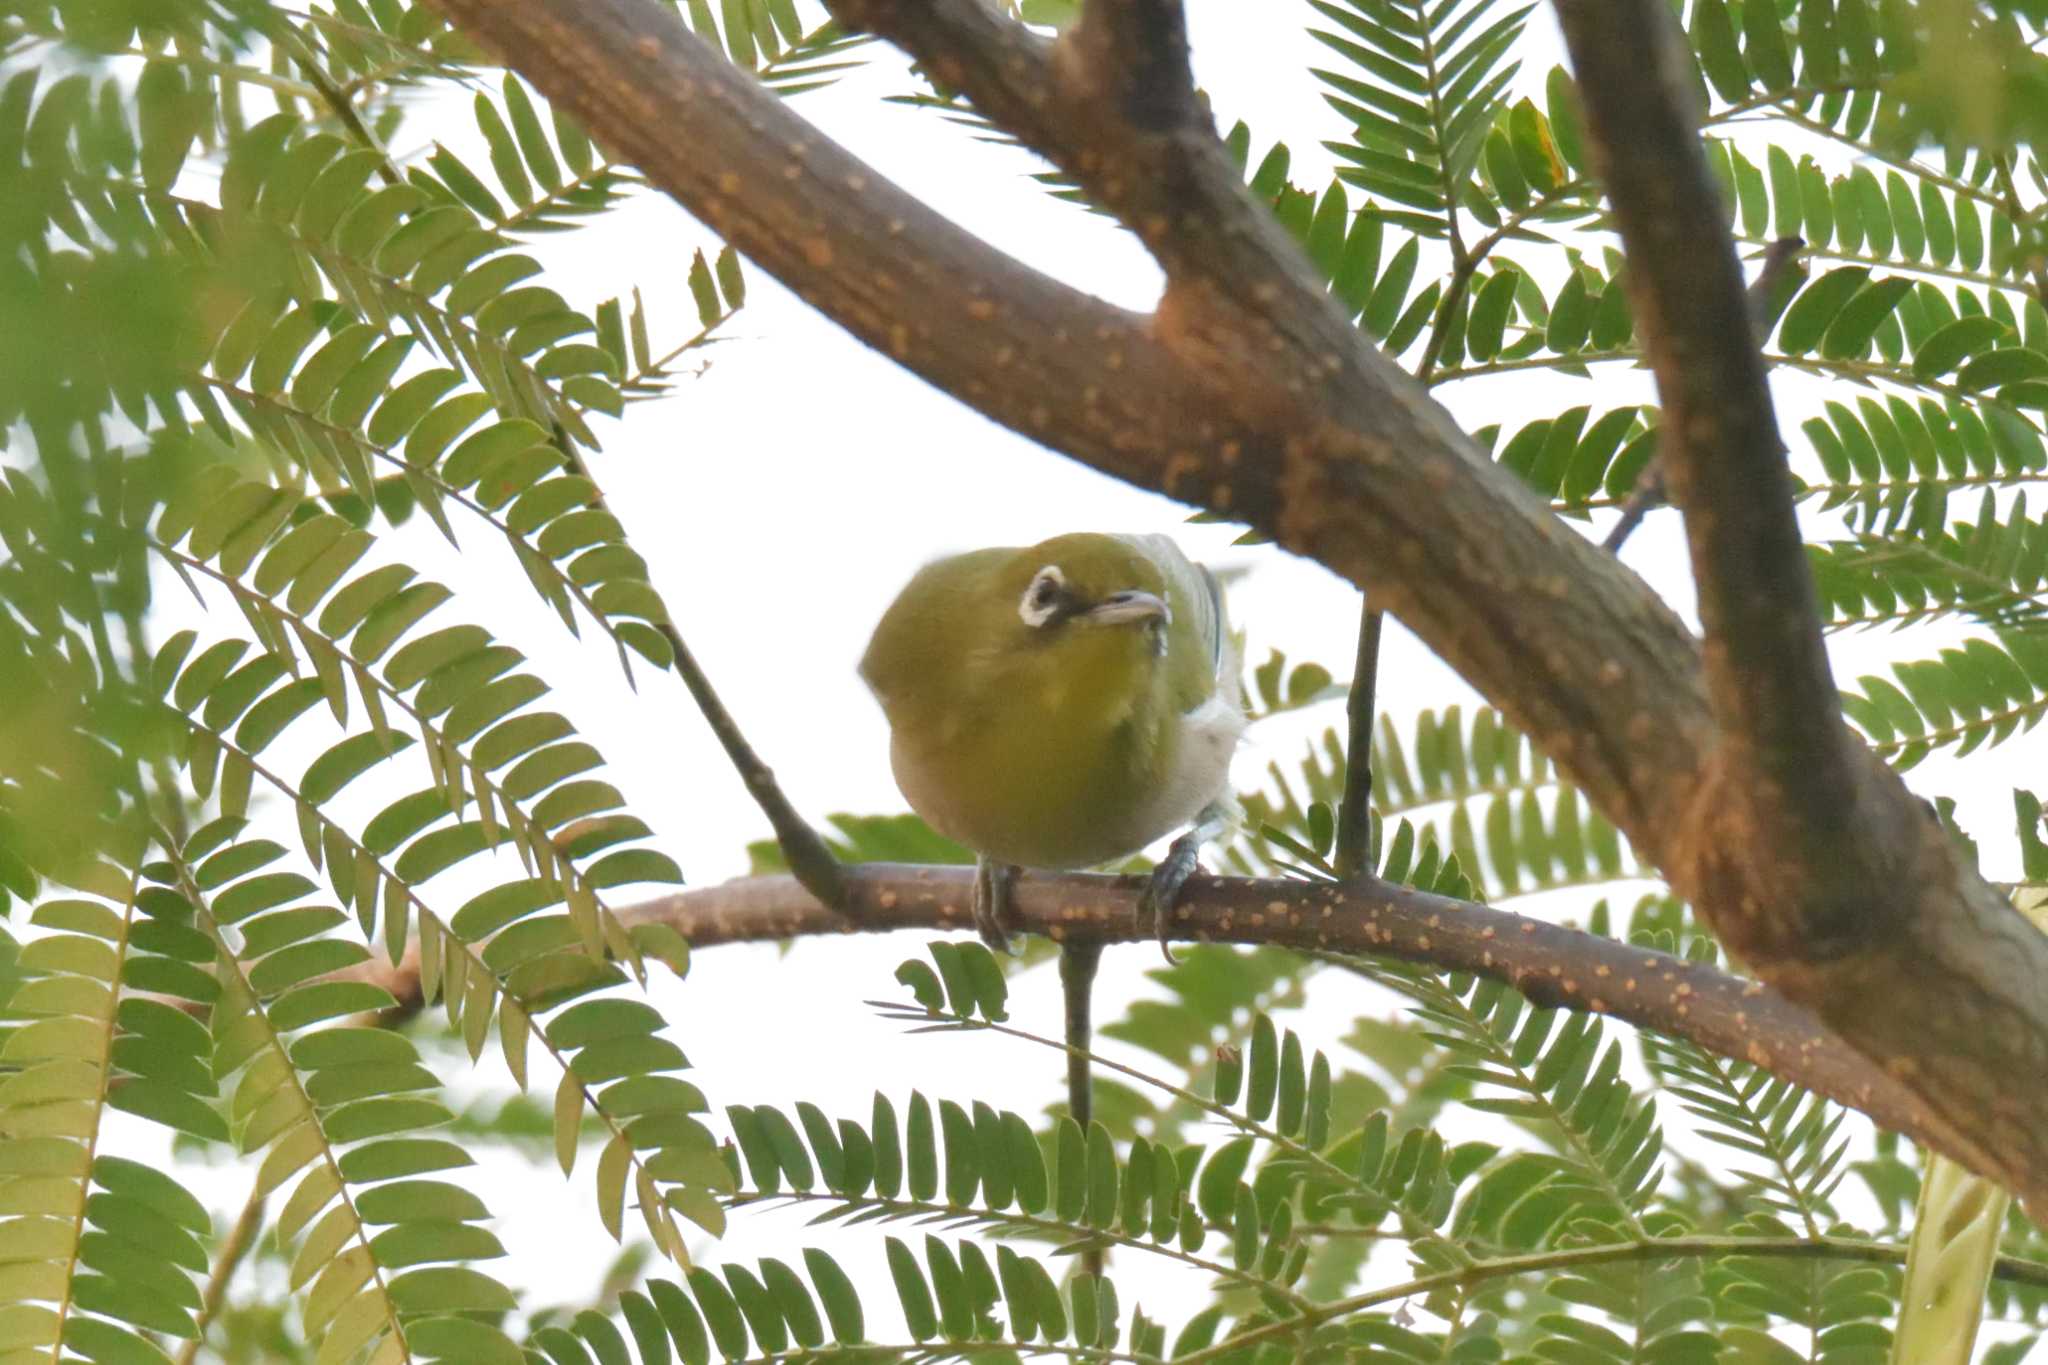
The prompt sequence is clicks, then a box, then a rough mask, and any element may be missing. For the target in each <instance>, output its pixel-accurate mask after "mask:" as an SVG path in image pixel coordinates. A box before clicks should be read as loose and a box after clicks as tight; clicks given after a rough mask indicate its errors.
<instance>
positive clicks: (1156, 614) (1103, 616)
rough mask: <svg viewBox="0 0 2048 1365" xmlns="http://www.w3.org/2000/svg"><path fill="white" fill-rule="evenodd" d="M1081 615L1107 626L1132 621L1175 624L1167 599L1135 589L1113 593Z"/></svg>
mask: <svg viewBox="0 0 2048 1365" xmlns="http://www.w3.org/2000/svg"><path fill="white" fill-rule="evenodd" d="M1081 614H1082V616H1084V617H1085V618H1087V619H1088V620H1090V621H1093V622H1095V623H1097V624H1098V625H1105V626H1117V625H1123V624H1125V623H1127V622H1131V621H1158V622H1160V623H1162V624H1164V625H1172V624H1173V609H1172V608H1171V607H1169V606H1167V605H1166V599H1164V598H1162V597H1156V596H1154V595H1153V594H1151V593H1149V592H1138V591H1137V590H1135V589H1133V590H1132V591H1130V592H1119V593H1112V594H1110V595H1109V596H1108V597H1105V598H1103V599H1102V600H1101V601H1100V602H1097V603H1096V604H1095V605H1094V606H1092V607H1090V608H1088V610H1087V611H1085V612H1083V613H1081Z"/></svg>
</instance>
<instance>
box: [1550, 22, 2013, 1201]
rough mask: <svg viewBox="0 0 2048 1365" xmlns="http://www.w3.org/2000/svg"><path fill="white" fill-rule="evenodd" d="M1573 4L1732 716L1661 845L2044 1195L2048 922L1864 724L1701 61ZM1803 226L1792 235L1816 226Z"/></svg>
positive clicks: (1676, 867)
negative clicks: (1827, 601) (2004, 886)
mask: <svg viewBox="0 0 2048 1365" xmlns="http://www.w3.org/2000/svg"><path fill="white" fill-rule="evenodd" d="M1556 3H1557V11H1558V15H1559V18H1560V20H1561V21H1562V24H1563V28H1564V35H1565V42H1566V45H1567V46H1568V47H1569V49H1570V51H1571V56H1572V62H1573V65H1574V67H1575V68H1576V72H1577V75H1578V79H1579V85H1580V89H1581V90H1582V92H1583V98H1584V101H1585V107H1586V114H1587V125H1588V130H1589V132H1590V133H1591V134H1592V138H1591V143H1592V146H1593V149H1594V154H1595V158H1596V161H1597V163H1598V165H1599V167H1600V169H1601V171H1602V174H1603V176H1604V178H1605V180H1606V183H1607V188H1608V194H1609V197H1610V199H1611V201H1612V204H1613V211H1614V219H1615V222H1616V224H1617V226H1618V227H1619V228H1620V231H1621V235H1622V240H1623V243H1624V245H1625V246H1626V247H1627V251H1628V276H1627V278H1628V281H1629V298H1630V301H1631V304H1632V305H1633V308H1634V311H1635V316H1636V323H1637V326H1638V328H1639V329H1640V331H1641V333H1642V335H1643V337H1644V342H1645V346H1646V349H1647V350H1648V352H1649V356H1650V360H1651V364H1652V368H1653V369H1654V370H1655V372H1656V376H1657V386H1658V393H1659V396H1660V398H1661V399H1662V401H1663V404H1664V413H1665V416H1664V430H1665V432H1666V436H1665V438H1664V442H1663V444H1662V447H1661V450H1660V456H1661V458H1662V461H1663V467H1664V475H1665V478H1666V480H1667V481H1668V483H1669V486H1670V490H1671V494H1672V499H1673V501H1674V502H1676V503H1677V504H1678V505H1679V507H1680V508H1681V509H1682V510H1683V512H1684V514H1685V525H1686V534H1687V538H1688V540H1689V542H1690V544H1691V550H1692V564H1693V576H1694V579H1695V581H1696V582H1697V585H1698V592H1699V606H1700V618H1701V621H1702V623H1703V624H1704V626H1705V629H1706V648H1705V673H1706V679H1707V686H1708V692H1709V696H1710V698H1711V702H1712V707H1713V711H1714V715H1715V719H1716V721H1717V722H1718V725H1719V729H1720V734H1721V746H1720V752H1719V753H1718V754H1717V756H1716V761H1715V763H1714V765H1713V767H1712V768H1711V770H1710V772H1709V775H1708V780H1706V781H1704V782H1702V783H1701V784H1700V789H1699V793H1698V796H1697V801H1698V807H1697V809H1698V811H1699V818H1698V819H1697V820H1695V821H1693V822H1692V824H1691V827H1690V828H1689V829H1688V830H1686V831H1685V833H1684V834H1683V835H1682V836H1681V838H1680V839H1678V840H1675V841H1673V842H1672V843H1670V844H1667V845H1666V846H1665V847H1664V848H1663V849H1661V850H1659V854H1658V863H1659V866H1660V867H1662V868H1663V869H1664V871H1665V872H1666V873H1667V874H1668V875H1670V876H1671V877H1672V878H1673V881H1674V883H1675V884H1676V885H1678V886H1679V887H1680V888H1681V889H1683V890H1684V891H1685V892H1686V893H1687V894H1689V895H1691V896H1692V897H1693V898H1694V899H1695V900H1696V901H1697V902H1698V903H1699V905H1700V907H1701V909H1702V911H1703V912H1704V913H1705V914H1706V916H1707V918H1708V919H1709V921H1710V922H1711V923H1712V924H1713V926H1714V928H1715V930H1716V932H1717V933H1719V934H1720V936H1721V938H1722V940H1723V941H1724V942H1725V943H1726V944H1727V945H1728V946H1729V948H1730V949H1731V950H1732V951H1733V952H1734V953H1736V954H1737V955H1738V956H1740V957H1742V958H1743V959H1744V960H1745V961H1747V962H1749V963H1750V964H1751V965H1752V966H1754V967H1755V968H1756V969H1757V970H1758V971H1759V972H1760V973H1761V974H1762V975H1764V976H1765V977H1766V978H1767V979H1768V980H1770V981H1771V982H1772V983H1773V984H1774V985H1776V986H1778V987H1779V988H1780V989H1783V990H1785V991H1786V992H1787V993H1788V994H1790V995H1791V996H1793V997H1794V998H1795V999H1799V1000H1803V1001H1806V1002H1808V1003H1811V1004H1812V1005H1813V1006H1814V1007H1815V1008H1816V1010H1817V1011H1818V1013H1819V1014H1820V1015H1821V1017H1822V1018H1823V1019H1825V1020H1826V1021H1827V1023H1828V1024H1829V1025H1830V1026H1831V1027H1832V1028H1834V1029H1835V1030H1836V1031H1837V1032H1839V1033H1841V1034H1842V1035H1843V1036H1845V1037H1848V1038H1851V1039H1853V1040H1854V1041H1855V1044H1856V1046H1857V1047H1858V1048H1859V1049H1861V1050H1862V1051H1863V1052H1865V1053H1866V1054H1867V1055H1870V1056H1875V1057H1880V1058H1885V1059H1887V1060H1888V1061H1889V1063H1890V1065H1891V1066H1892V1068H1893V1070H1894V1072H1895V1074H1898V1075H1901V1076H1904V1077H1906V1078H1908V1083H1909V1084H1911V1085H1914V1086H1915V1087H1916V1088H1918V1089H1920V1090H1921V1093H1923V1094H1930V1093H1939V1094H1941V1095H1942V1097H1943V1101H1944V1105H1945V1109H1946V1112H1945V1113H1944V1114H1943V1116H1942V1121H1943V1122H1944V1123H1945V1124H1948V1125H1951V1126H1953V1127H1954V1128H1955V1129H1956V1130H1958V1138H1959V1140H1961V1141H1963V1142H1965V1143H1967V1144H1969V1145H1971V1146H1973V1147H1974V1148H1975V1149H1976V1152H1977V1154H1978V1155H1977V1156H1976V1157H1975V1158H1973V1159H1971V1160H1972V1161H1973V1164H1975V1163H1979V1162H1981V1163H1983V1164H1982V1165H1980V1166H1979V1169H1999V1168H2002V1169H2004V1170H2005V1171H2007V1173H2008V1178H2011V1176H2012V1175H2013V1174H2015V1166H2024V1167H2025V1168H2027V1169H2028V1171H2029V1172H2030V1174H2028V1175H2027V1176H2025V1177H2022V1183H2023V1185H2024V1187H2025V1190H2026V1192H2027V1193H2028V1195H2029V1197H2030V1199H2031V1201H2032V1202H2033V1203H2034V1205H2035V1206H2036V1207H2040V1206H2041V1204H2042V1196H2043V1192H2044V1190H2048V1171H2044V1170H2043V1166H2044V1163H2048V1138H2044V1137H2043V1135H2042V1134H2041V1132H2040V1130H2039V1127H2038V1125H2039V1123H2040V1122H2041V1115H2040V1114H2039V1113H2038V1112H2037V1106H2036V1104H2035V1102H2033V1101H2031V1100H2022V1101H2016V1100H2015V1098H2014V1088H2015V1084H2016V1083H2017V1084H2019V1085H2022V1086H2024V1087H2025V1088H2027V1089H2030V1090H2036V1091H2038V1090H2040V1089H2041V1085H2040V1083H2041V1081H2042V1079H2043V1078H2044V1077H2048V1037H2044V1035H2043V1032H2042V1022H2043V1014H2044V1004H2048V992H2044V990H2043V986H2042V983H2043V981H2044V980H2048V938H2044V937H2043V936H2042V935H2041V934H2039V933H2035V932H2033V931H2032V930H2031V928H2030V926H2029V925H2028V924H2027V923H2026V921H2025V920H2024V919H2022V918H2021V917H2020V916H2019V915H2018V914H2017V913H2015V912H2014V911H2013V909H2012V907H2011V906H2010V904H2008V903H2007V902H2006V900H2005V898H2004V897H2003V896H2001V895H1999V894H1998V893H1997V892H1996V891H1994V890H1993V889H1992V888H1991V887H1989V886H1987V885H1986V884H1985V883H1984V882H1983V881H1982V879H1981V878H1979V877H1978V876H1977V875H1976V873H1975V870H1974V868H1971V867H1969V866H1966V865H1965V864H1964V863H1963V862H1962V860H1961V859H1960V857H1959V855H1958V853H1957V850H1956V849H1955V848H1954V846H1953V845H1952V844H1951V843H1950V841H1949V839H1948V838H1947V837H1946V836H1945V834H1944V833H1943V832H1942V830H1941V829H1940V826H1939V823H1938V822H1937V821H1936V820H1935V819H1934V817H1933V814H1932V812H1931V810H1930V809H1928V808H1927V807H1926V806H1925V804H1924V803H1922V802H1920V801H1918V800H1916V799H1915V798H1913V796H1912V795H1911V794H1910V793H1909V792H1907V791H1906V789H1905V788H1904V786H1903V785H1902V784H1900V783H1899V782H1898V781H1897V780H1896V779H1895V778H1894V777H1893V776H1892V775H1891V774H1890V773H1889V772H1886V771H1884V770H1883V769H1882V768H1881V767H1880V765H1879V764H1878V763H1877V761H1876V760H1875V759H1874V758H1873V757H1872V756H1871V754H1870V751H1869V750H1868V749H1867V748H1865V747H1864V746H1863V745H1861V744H1860V743H1858V742H1857V741H1856V739H1855V738H1854V736H1853V735H1851V733H1850V732H1849V730H1848V728H1847V726H1846V725H1845V723H1844V722H1843V720H1842V715H1841V705H1840V700H1839V697H1838V694H1837V692H1836V689H1835V684H1834V680H1833V677H1832V675H1831V672H1830V669H1829V665H1828V657H1827V650H1826V647H1825V643H1824V641H1823V638H1822V635H1821V629H1820V616H1819V613H1818V612H1817V610H1816V608H1815V595H1814V587H1813V581H1812V576H1811V574H1810V572H1809V570H1808V566H1807V560H1806V551H1805V546H1804V544H1803V543H1802V539H1801V536H1800V532H1799V526H1798V522H1797V519H1796V517H1795V515H1794V511H1793V503H1792V480H1791V474H1790V470H1789V468H1788V467H1787V464H1786V460H1785V451H1784V446H1783V443H1782V442H1781V440H1780V438H1779V435H1778V428H1777V420H1776V416H1775V413H1774V411H1773V409H1772V405H1771V396H1770V390H1769V387H1768V384H1767V382H1766V373H1765V366H1764V362H1763V360H1762V357H1761V356H1760V354H1759V352H1758V346H1757V338H1756V335H1755V331H1756V330H1757V329H1756V328H1755V327H1753V324H1752V314H1753V313H1755V312H1756V311H1757V308H1756V306H1755V303H1754V301H1752V300H1746V299H1745V297H1744V292H1743V287H1742V276H1741V271H1740V268H1739V267H1738V265H1737V262H1736V257H1735V249H1734V245H1733V243H1732V241H1731V240H1730V238H1729V235H1728V229H1727V227H1726V226H1725V223H1724V220H1723V218H1722V214H1721V207H1722V206H1721V204H1720V201H1719V194H1718V191H1717V188H1716V185H1715V182H1714V180H1713V179H1712V177H1711V175H1710V173H1709V170H1708V167H1707V163H1706V158H1705V155H1704V152H1703V149H1702V143H1701V141H1700V138H1699V136H1698V130H1697V127H1696V126H1695V124H1696V120H1695V119H1694V118H1692V117H1691V115H1690V108H1691V103H1690V101H1691V85H1690V84H1689V81H1690V77H1689V76H1688V75H1687V74H1686V73H1687V72H1688V71H1689V70H1690V58H1689V56H1688V54H1687V53H1686V51H1685V49H1684V45H1683V38H1682V36H1681V35H1680V33H1679V31H1678V28H1677V25H1676V23H1675V22H1674V20H1673V18H1672V15H1671V12H1670V9H1669V6H1667V5H1666V4H1664V3H1663V0H1556ZM1781 246H1782V247H1783V248H1785V252H1784V254H1785V255H1786V256H1789V255H1790V253H1791V251H1792V250H1794V249H1796V246H1797V243H1793V242H1788V243H1783V244H1781ZM1781 269H1782V266H1781ZM1766 274H1769V270H1768V268H1767V270H1766ZM1772 288H1775V286H1772ZM1937 1073H1938V1078H1937ZM2020 1078H2024V1079H2020ZM1930 1082H1931V1084H1930ZM2022 1114H2027V1115H2029V1116H2028V1117H2022ZM1994 1151H2003V1152H2004V1156H2002V1157H1998V1158H1990V1156H1989V1154H1990V1153H1992V1152H1994ZM1987 1158H1989V1159H1987Z"/></svg>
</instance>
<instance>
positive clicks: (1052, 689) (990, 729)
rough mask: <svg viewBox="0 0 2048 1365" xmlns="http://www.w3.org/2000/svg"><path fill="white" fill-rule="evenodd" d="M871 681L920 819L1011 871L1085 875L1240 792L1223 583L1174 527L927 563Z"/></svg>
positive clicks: (870, 666)
mask: <svg viewBox="0 0 2048 1365" xmlns="http://www.w3.org/2000/svg"><path fill="white" fill-rule="evenodd" d="M861 675H862V677H864V678H865V679H866V680H867V683H868V685H869V686H870V687H871V688H873V689H874V692H875V695H876V697H877V698H878V699H879V700H880V701H881V703H882V709H883V711H884V712H885V713H886V714H887V716H888V720H889V726H890V731H891V743H890V758H891V763H892V765H893V767H894V770H895V774H896V781H897V785H898V786H900V787H901V788H902V790H903V794H904V796H905V797H906V798H908V800H909V801H910V804H911V806H912V808H913V809H915V810H916V811H917V812H918V813H919V814H920V815H922V816H923V817H924V818H925V820H926V821H927V822H928V823H930V824H931V825H932V826H933V827H934V828H935V829H937V830H939V831H940V832H941V833H943V834H946V835H948V836H949V837H951V838H953V839H956V840H958V841H959V842H961V843H963V844H965V845H967V846H968V847H969V848H972V849H973V850H975V852H977V853H978V854H980V855H982V856H983V857H984V858H985V859H987V860H989V861H991V862H994V863H1001V864H1015V865H1020V866H1024V867H1035V868H1077V867H1087V866H1092V865H1094V864H1097V863H1102V862H1106V861H1108V860H1110V859H1112V858H1118V857H1122V856H1124V855H1127V854H1130V853H1134V852H1136V851H1138V850H1139V849H1142V848H1143V847H1145V846H1146V845H1147V844H1149V843H1151V842H1152V841H1153V840H1155V839H1157V838H1159V837H1160V836H1161V835H1163V834H1167V833H1169V832H1171V831H1173V830H1175V829H1179V828H1181V827H1182V826H1184V825H1186V824H1188V823H1189V822H1190V821H1193V820H1195V819H1196V818H1197V817H1198V816H1201V815H1203V814H1204V813H1205V811H1207V810H1208V809H1209V808H1210V807H1212V806H1214V805H1216V804H1217V803H1219V802H1221V801H1224V800H1225V799H1226V797H1225V793H1226V790H1227V783H1228V778H1229V768H1230V756H1231V753H1232V751H1233V750H1234V749H1235V747H1236V744H1237V740H1238V736H1239V734H1240V733H1241V732H1242V730H1243V728H1244V716H1243V712H1242V708H1241V704H1240V701H1239V695H1238V682H1237V675H1238V669H1237V659H1236V651H1235V649H1234V647H1233V645H1232V642H1231V640H1230V637H1229V633H1228V628H1227V625H1226V623H1225V621H1224V617H1223V600H1222V595H1221V593H1220V592H1219V591H1218V589H1217V586H1216V580H1215V579H1214V577H1212V576H1211V575H1210V574H1209V572H1208V571H1207V570H1206V569H1203V568H1201V567H1200V566H1198V565H1196V564H1193V563H1191V562H1189V560H1188V559H1187V557H1186V556H1185V555H1183V554H1182V553H1181V552H1180V550H1179V548H1178V547H1176V546H1175V545H1174V544H1173V542H1172V541H1170V540H1168V539H1166V538H1165V537H1163V536H1117V535H1097V534H1090V533H1079V534H1074V535H1065V536H1059V537H1056V538H1054V539H1052V540H1048V541H1045V542H1043V543H1041V544H1038V545H1033V546H1030V547H1027V548H1023V549H1013V548H1005V549H989V550H976V551H972V552H970V553H968V554H962V555H955V556H952V557H950V558H947V559H941V560H939V561H937V562H935V563H933V564H929V565H927V566H926V567H925V568H923V569H921V570H920V571H919V572H918V573H917V575H916V576H915V577H913V578H912V579H911V581H910V583H909V584H908V585H907V586H906V587H905V588H904V589H903V591H902V593H901V594H899V595H898V597H897V598H896V601H895V602H894V603H893V604H892V605H891V606H890V608H889V610H888V611H887V613H885V614H884V615H883V617H882V620H881V623H880V624H879V625H878V626H877V627H876V629H875V634H874V639H873V640H872V641H871V642H870V643H869V645H868V649H867V653H866V655H865V656H864V657H863V659H862V660H861ZM1211 832H1213V831H1211ZM1188 863H1189V866H1190V867H1191V866H1192V854H1190V855H1189V858H1188ZM1182 875H1183V876H1184V875H1185V874H1184V873H1183V874H1182ZM1176 885H1177V883H1176ZM986 927H987V926H984V928H985V931H986Z"/></svg>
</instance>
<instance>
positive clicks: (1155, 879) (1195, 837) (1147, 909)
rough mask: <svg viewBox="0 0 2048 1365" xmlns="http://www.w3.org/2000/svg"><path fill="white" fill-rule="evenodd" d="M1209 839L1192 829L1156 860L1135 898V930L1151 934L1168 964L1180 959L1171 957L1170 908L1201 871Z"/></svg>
mask: <svg viewBox="0 0 2048 1365" xmlns="http://www.w3.org/2000/svg"><path fill="white" fill-rule="evenodd" d="M1206 842H1208V836H1207V835H1206V834H1205V833H1204V832H1203V831H1202V830H1201V829H1199V828H1197V829H1191V830H1189V831H1188V832H1187V833H1186V834H1183V835H1181V836H1180V838H1178V839H1175V840H1174V841H1173V844H1172V846H1171V847H1169V848H1168V849H1167V850H1166V856H1165V857H1164V858H1162V859H1160V860H1159V866H1157V867H1155V868H1153V869H1152V876H1151V878H1150V880H1148V881H1147V882H1146V883H1145V893H1144V894H1143V895H1141V896H1140V897H1138V928H1139V929H1141V930H1150V931H1151V933H1152V934H1153V936H1154V937H1156V938H1157V939H1158V940H1159V951H1160V952H1162V953H1164V954H1166V960H1167V962H1168V963H1170V964H1172V965H1175V966H1178V965H1179V963H1180V959H1179V958H1177V957H1175V956H1174V955H1173V947H1172V945H1171V942H1170V938H1171V935H1172V932H1173V907H1174V904H1175V903H1176V902H1177V901H1179V900H1180V893H1181V889H1182V888H1183V887H1185V886H1186V885H1187V883H1188V878H1189V877H1192V876H1194V875H1195V873H1196V872H1198V871H1200V870H1201V866H1202V865H1201V861H1200V857H1201V852H1202V845H1203V844H1204V843H1206Z"/></svg>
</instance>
